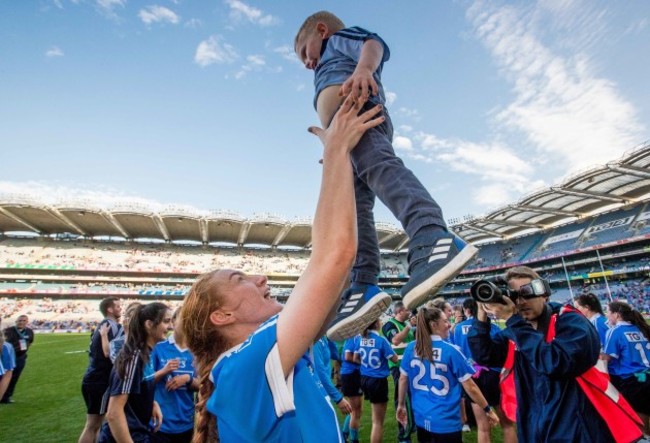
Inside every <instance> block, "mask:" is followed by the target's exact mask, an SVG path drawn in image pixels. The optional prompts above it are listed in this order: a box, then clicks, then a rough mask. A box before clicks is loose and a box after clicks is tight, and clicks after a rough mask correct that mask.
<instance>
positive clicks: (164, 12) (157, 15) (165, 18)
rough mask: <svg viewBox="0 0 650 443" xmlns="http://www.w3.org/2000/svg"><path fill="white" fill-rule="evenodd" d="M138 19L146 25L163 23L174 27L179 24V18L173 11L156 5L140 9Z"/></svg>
mask: <svg viewBox="0 0 650 443" xmlns="http://www.w3.org/2000/svg"><path fill="white" fill-rule="evenodd" d="M138 17H140V20H142V22H143V23H144V24H146V25H150V24H152V23H165V22H167V23H172V24H174V25H175V24H177V23H178V22H179V17H178V15H176V13H175V12H174V11H172V10H171V9H168V8H165V7H164V6H158V5H152V6H147V7H146V8H144V9H140V12H138Z"/></svg>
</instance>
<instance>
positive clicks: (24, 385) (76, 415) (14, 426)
mask: <svg viewBox="0 0 650 443" xmlns="http://www.w3.org/2000/svg"><path fill="white" fill-rule="evenodd" d="M89 339H90V336H89V334H87V333H86V334H39V335H37V336H36V340H35V341H34V345H33V346H32V347H31V348H30V350H29V358H28V359H27V366H26V367H25V370H24V371H23V373H22V375H21V377H20V381H19V382H18V385H17V386H16V391H15V392H14V397H13V399H14V400H15V403H13V404H0V442H2V443H5V442H6V443H9V442H11V443H32V442H46V443H69V442H76V441H77V439H78V438H79V434H81V430H82V429H83V426H84V423H85V419H86V410H85V404H84V401H83V398H82V396H81V378H82V377H83V374H84V371H85V370H86V366H87V365H88V354H87V353H86V352H85V351H86V350H87V349H88V343H89ZM389 382H390V387H389V389H390V391H389V392H391V393H392V392H393V391H392V389H393V387H392V379H390V378H389ZM391 397H392V395H391ZM363 411H364V412H363V417H362V420H361V441H362V442H368V441H369V440H370V428H371V424H370V417H371V409H370V404H369V403H368V402H365V403H364V405H363ZM251 425H254V424H251ZM493 436H494V437H495V438H494V439H493V441H495V442H500V441H501V432H500V430H499V429H495V430H494V431H493ZM384 441H385V442H396V441H397V429H396V425H395V409H394V408H393V405H392V400H391V401H390V402H389V404H388V411H387V412H386V422H385V424H384ZM413 441H414V442H415V441H416V438H415V436H413ZM463 441H464V442H476V432H471V433H467V434H464V435H463Z"/></svg>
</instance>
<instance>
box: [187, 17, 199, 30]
mask: <svg viewBox="0 0 650 443" xmlns="http://www.w3.org/2000/svg"><path fill="white" fill-rule="evenodd" d="M202 25H203V22H202V21H201V20H200V19H198V18H191V19H189V20H187V21H186V22H185V27H186V28H191V29H197V28H200V27H201V26H202Z"/></svg>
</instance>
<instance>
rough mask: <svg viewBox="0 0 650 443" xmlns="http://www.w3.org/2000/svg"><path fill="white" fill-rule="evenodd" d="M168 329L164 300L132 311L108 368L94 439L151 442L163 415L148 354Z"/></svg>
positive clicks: (169, 316) (102, 442)
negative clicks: (104, 407) (107, 397)
mask: <svg viewBox="0 0 650 443" xmlns="http://www.w3.org/2000/svg"><path fill="white" fill-rule="evenodd" d="M171 329H172V313H171V310H170V309H169V307H168V306H167V305H166V304H164V303H158V302H154V303H148V304H144V305H141V306H139V307H138V309H137V310H136V311H135V312H134V313H133V317H132V318H131V321H130V322H129V335H128V338H127V340H126V343H124V347H123V348H122V350H121V351H120V353H119V354H118V356H117V360H115V366H114V367H113V369H112V371H111V382H110V387H109V392H110V400H109V402H108V410H107V412H106V422H105V423H104V424H103V425H102V428H101V430H100V433H99V439H98V440H97V441H98V443H113V442H120V443H121V442H134V443H150V442H152V433H153V432H156V431H157V430H158V429H159V428H160V425H161V423H162V419H163V417H162V413H161V411H160V407H159V406H158V404H157V403H156V402H155V401H154V390H155V388H154V385H155V381H154V370H153V366H152V361H151V359H150V355H151V350H152V349H153V347H154V346H155V345H156V344H157V343H158V342H161V341H163V340H165V337H166V336H167V333H168V332H169V331H170V330H171Z"/></svg>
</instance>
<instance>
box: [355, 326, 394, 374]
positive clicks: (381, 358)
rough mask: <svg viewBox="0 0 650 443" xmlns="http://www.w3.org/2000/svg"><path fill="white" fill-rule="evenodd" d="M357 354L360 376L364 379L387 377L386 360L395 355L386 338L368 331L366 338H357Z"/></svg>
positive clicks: (388, 372)
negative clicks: (359, 363) (364, 377)
mask: <svg viewBox="0 0 650 443" xmlns="http://www.w3.org/2000/svg"><path fill="white" fill-rule="evenodd" d="M358 340H359V346H358V349H357V351H356V352H357V354H359V357H360V358H361V368H360V369H361V375H364V376H366V377H375V378H384V377H388V375H389V374H390V370H389V369H388V359H389V358H390V357H391V356H393V355H395V351H393V348H392V347H391V345H390V343H389V342H388V340H386V337H384V336H383V335H381V334H379V333H378V332H377V331H369V332H368V336H367V337H363V336H360V337H359V339H358Z"/></svg>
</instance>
